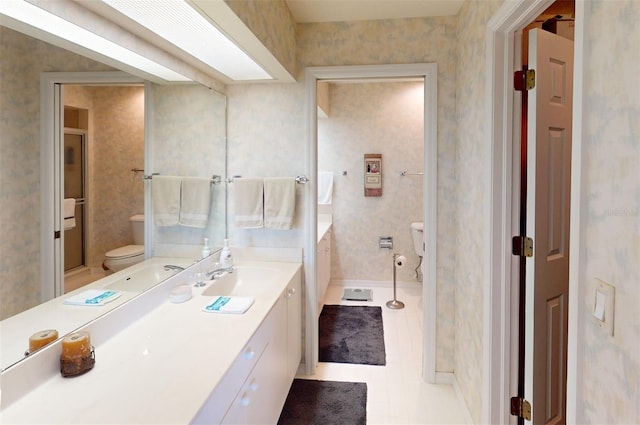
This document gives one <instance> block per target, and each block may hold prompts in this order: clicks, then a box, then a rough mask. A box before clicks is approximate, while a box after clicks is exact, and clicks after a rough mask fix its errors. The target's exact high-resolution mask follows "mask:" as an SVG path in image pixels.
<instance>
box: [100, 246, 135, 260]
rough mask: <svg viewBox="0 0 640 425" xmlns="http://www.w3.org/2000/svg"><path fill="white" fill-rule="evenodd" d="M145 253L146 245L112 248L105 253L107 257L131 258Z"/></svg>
mask: <svg viewBox="0 0 640 425" xmlns="http://www.w3.org/2000/svg"><path fill="white" fill-rule="evenodd" d="M143 254H144V245H127V246H121V247H120V248H116V249H112V250H111V251H109V252H107V253H106V254H105V257H107V258H130V257H135V256H137V255H143Z"/></svg>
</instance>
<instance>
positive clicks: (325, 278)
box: [316, 227, 331, 315]
mask: <svg viewBox="0 0 640 425" xmlns="http://www.w3.org/2000/svg"><path fill="white" fill-rule="evenodd" d="M316 261H317V276H316V282H317V283H316V287H317V291H318V293H317V300H318V315H320V312H321V311H322V305H323V304H324V302H323V301H324V296H325V293H326V292H327V286H329V281H331V227H329V229H328V230H327V231H326V232H325V233H324V235H322V238H320V240H319V241H318V250H317V253H316Z"/></svg>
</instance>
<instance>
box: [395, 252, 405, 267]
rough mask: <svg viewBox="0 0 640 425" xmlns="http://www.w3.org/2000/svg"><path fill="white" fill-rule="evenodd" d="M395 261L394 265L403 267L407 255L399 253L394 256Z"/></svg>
mask: <svg viewBox="0 0 640 425" xmlns="http://www.w3.org/2000/svg"><path fill="white" fill-rule="evenodd" d="M395 262H396V267H397V268H399V269H400V268H402V267H404V265H405V264H406V262H407V257H405V256H404V255H399V256H397V257H396V260H395Z"/></svg>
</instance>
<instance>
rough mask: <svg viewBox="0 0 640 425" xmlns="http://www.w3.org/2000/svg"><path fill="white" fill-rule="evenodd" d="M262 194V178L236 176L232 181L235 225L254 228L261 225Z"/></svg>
mask: <svg viewBox="0 0 640 425" xmlns="http://www.w3.org/2000/svg"><path fill="white" fill-rule="evenodd" d="M263 196H264V185H263V182H262V179H249V178H247V179H240V178H238V179H235V180H234V181H233V207H234V215H235V224H236V227H241V228H245V229H254V228H258V227H262V226H263V224H264V221H263V211H264V209H263Z"/></svg>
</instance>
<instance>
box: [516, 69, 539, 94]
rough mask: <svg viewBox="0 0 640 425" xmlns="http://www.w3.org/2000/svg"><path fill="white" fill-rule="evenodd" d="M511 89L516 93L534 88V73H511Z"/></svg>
mask: <svg viewBox="0 0 640 425" xmlns="http://www.w3.org/2000/svg"><path fill="white" fill-rule="evenodd" d="M513 87H514V88H515V89H516V90H517V91H527V90H531V89H534V88H535V87H536V71H535V70H534V69H526V70H523V71H516V72H514V73H513Z"/></svg>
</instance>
